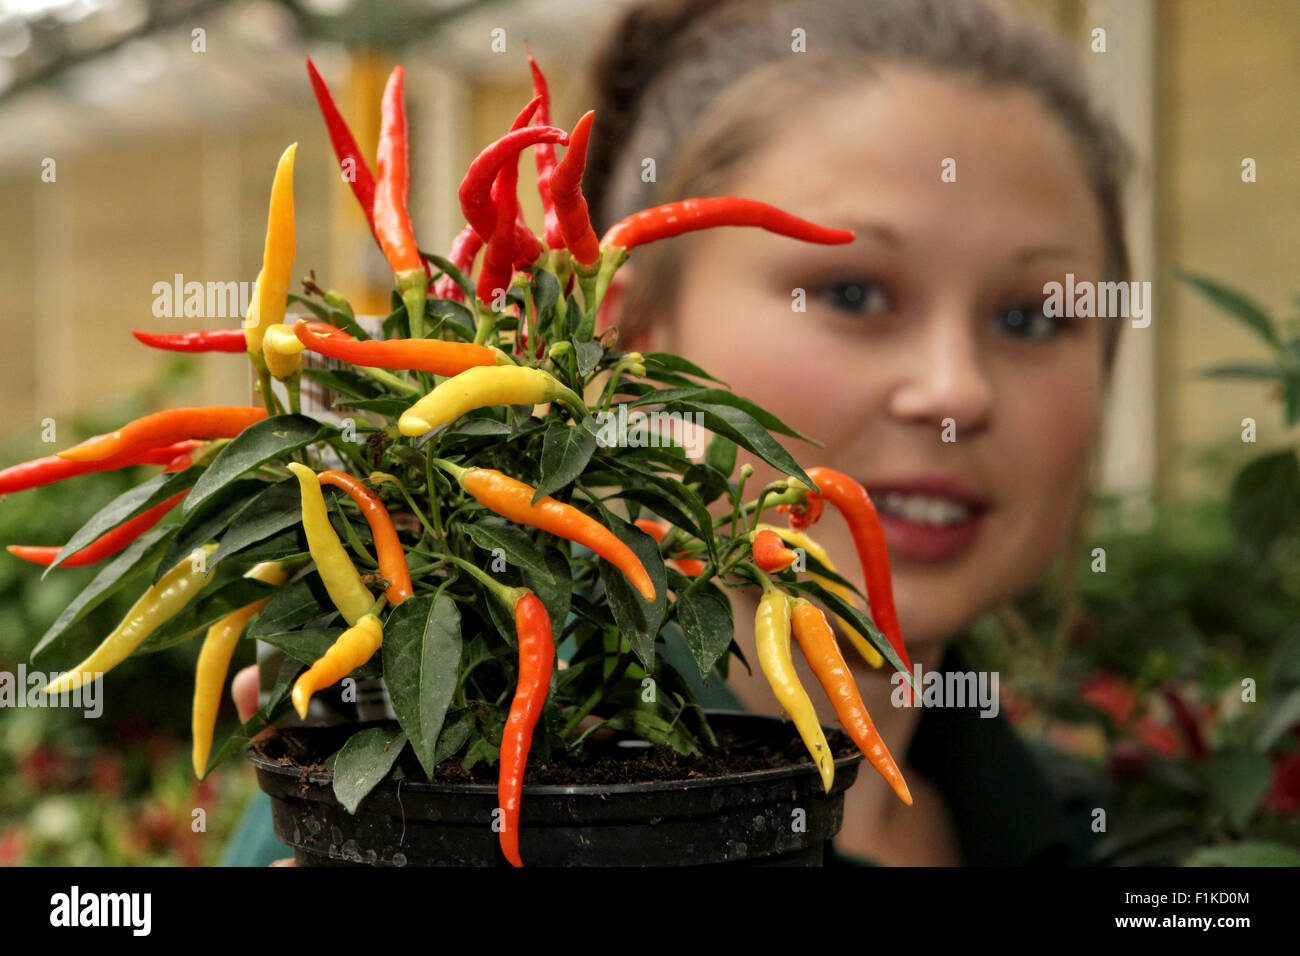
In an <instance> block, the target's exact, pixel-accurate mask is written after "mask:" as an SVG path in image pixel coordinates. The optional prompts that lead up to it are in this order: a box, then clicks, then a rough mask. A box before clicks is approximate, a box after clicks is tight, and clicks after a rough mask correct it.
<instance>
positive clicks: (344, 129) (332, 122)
mask: <svg viewBox="0 0 1300 956" xmlns="http://www.w3.org/2000/svg"><path fill="white" fill-rule="evenodd" d="M307 75H308V76H309V77H310V78H311V88H312V92H314V93H315V94H316V102H317V103H319V104H320V111H321V114H322V115H323V116H324V117H325V128H326V129H327V130H328V131H329V135H330V143H331V144H332V145H333V146H334V155H335V156H337V157H338V160H339V166H340V168H342V167H344V165H345V164H347V163H349V162H350V163H351V164H352V166H351V172H352V173H353V175H352V176H351V177H348V185H350V186H351V187H352V194H353V195H354V196H356V197H357V202H359V203H361V211H362V212H364V213H365V214H366V223H367V225H369V226H370V231H371V233H373V234H374V237H375V241H376V242H378V241H379V233H378V232H377V231H376V230H375V218H374V212H373V209H374V205H375V177H374V174H373V173H371V171H370V166H369V165H368V164H367V163H366V158H365V157H364V156H362V155H361V149H360V148H359V147H358V146H357V141H356V139H355V138H354V137H353V135H352V130H350V129H348V124H347V122H346V121H345V120H344V119H343V116H342V114H340V113H339V110H338V107H337V106H335V105H334V97H332V96H331V95H330V91H329V87H327V86H326V85H325V81H324V80H323V79H321V75H320V74H319V73H317V72H316V66H315V64H313V63H312V61H311V60H310V59H308V60H307ZM381 245H382V243H381Z"/></svg>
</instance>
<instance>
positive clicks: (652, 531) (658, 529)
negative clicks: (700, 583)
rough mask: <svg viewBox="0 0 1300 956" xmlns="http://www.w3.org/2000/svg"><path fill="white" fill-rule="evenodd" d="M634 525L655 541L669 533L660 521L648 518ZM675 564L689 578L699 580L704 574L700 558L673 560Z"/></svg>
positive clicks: (641, 519) (635, 522) (639, 520)
mask: <svg viewBox="0 0 1300 956" xmlns="http://www.w3.org/2000/svg"><path fill="white" fill-rule="evenodd" d="M632 523H633V524H634V525H636V526H637V527H638V528H640V529H641V530H642V531H644V532H645V533H646V534H648V535H650V537H652V538H654V539H655V541H662V540H663V539H664V535H666V534H667V533H668V528H667V526H666V525H664V524H662V523H661V522H658V521H651V520H650V519H648V518H640V519H638V520H637V521H634V522H632ZM673 564H675V565H677V570H678V571H681V572H682V574H684V575H686V576H687V577H688V578H698V577H699V576H700V575H701V574H703V573H704V562H703V561H701V560H700V559H699V558H676V559H674V560H673Z"/></svg>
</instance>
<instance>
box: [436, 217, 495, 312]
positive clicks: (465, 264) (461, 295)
mask: <svg viewBox="0 0 1300 956" xmlns="http://www.w3.org/2000/svg"><path fill="white" fill-rule="evenodd" d="M482 248H483V237H482V236H480V235H479V234H478V233H477V232H476V231H475V229H474V227H473V226H470V225H466V226H465V228H464V229H462V230H461V231H460V233H459V234H458V235H457V236H456V239H455V241H454V242H452V244H451V252H450V253H448V255H447V258H448V259H450V260H451V264H452V265H454V266H455V267H456V268H457V269H459V270H460V271H461V272H463V273H465V275H467V276H468V275H471V274H473V272H474V259H475V258H476V257H477V256H478V251H479V250H480V249H482ZM433 297H434V298H435V299H451V300H452V301H453V302H464V301H465V290H464V289H462V288H461V287H460V286H459V285H458V284H457V283H456V280H455V279H453V278H452V277H451V276H447V275H445V276H443V277H442V278H441V279H439V280H438V281H437V282H435V283H434V285H433Z"/></svg>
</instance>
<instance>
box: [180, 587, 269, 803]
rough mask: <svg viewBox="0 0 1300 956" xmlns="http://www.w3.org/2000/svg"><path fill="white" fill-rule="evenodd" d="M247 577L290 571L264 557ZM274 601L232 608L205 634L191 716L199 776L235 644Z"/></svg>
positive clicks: (194, 760) (194, 761)
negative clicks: (245, 629)
mask: <svg viewBox="0 0 1300 956" xmlns="http://www.w3.org/2000/svg"><path fill="white" fill-rule="evenodd" d="M244 577H246V578H253V579H254V580H257V581H265V582H266V583H267V584H274V585H281V584H283V583H284V582H285V581H286V580H288V578H289V575H288V573H287V572H286V571H285V570H284V568H282V567H281V566H280V562H279V561H264V562H263V563H261V564H259V565H257V566H256V567H254V568H253V569H252V570H251V571H249V572H248V573H247V574H246V575H244ZM270 601H271V599H270V598H269V597H265V598H262V599H261V600H260V601H254V602H253V603H252V604H246V605H244V606H243V607H241V608H240V609H239V610H238V611H232V612H231V613H229V614H227V615H226V616H225V617H223V618H222V619H221V620H219V621H218V622H217V623H216V624H213V625H212V626H211V627H210V628H208V633H207V634H206V635H205V636H204V638H203V647H202V648H200V649H199V662H198V664H197V665H196V666H195V668H194V709H193V714H192V717H191V720H190V729H191V733H192V735H193V737H194V744H193V749H192V751H191V757H192V759H193V763H194V776H196V777H200V778H201V777H202V776H203V771H204V770H206V769H207V766H208V755H209V754H210V753H211V752H212V729H213V727H215V726H216V723H217V709H218V707H219V706H220V705H221V695H222V693H223V692H224V690H225V686H226V672H227V671H228V670H229V668H230V658H231V656H232V655H233V654H234V653H235V645H236V644H238V643H239V639H240V637H242V636H243V634H244V628H245V627H246V626H247V625H248V621H249V619H250V618H252V616H253V615H254V614H258V613H260V612H261V610H262V609H263V608H264V607H266V605H267V604H269V603H270Z"/></svg>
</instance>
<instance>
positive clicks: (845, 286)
mask: <svg viewBox="0 0 1300 956" xmlns="http://www.w3.org/2000/svg"><path fill="white" fill-rule="evenodd" d="M819 297H820V298H821V299H823V300H824V301H825V302H827V303H828V304H829V305H830V306H831V307H832V308H835V309H840V310H841V311H843V312H852V313H855V314H861V315H871V314H874V313H876V312H885V311H888V309H889V307H890V302H889V295H888V293H886V292H885V287H884V286H882V285H881V284H880V283H878V282H872V281H870V280H868V281H865V282H831V283H828V284H827V285H825V286H823V287H822V288H821V290H820V292H819Z"/></svg>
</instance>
